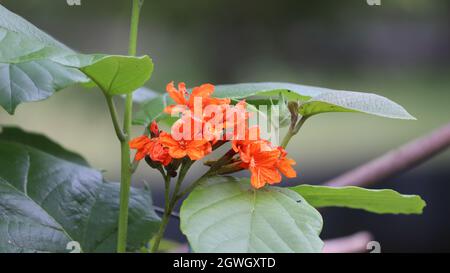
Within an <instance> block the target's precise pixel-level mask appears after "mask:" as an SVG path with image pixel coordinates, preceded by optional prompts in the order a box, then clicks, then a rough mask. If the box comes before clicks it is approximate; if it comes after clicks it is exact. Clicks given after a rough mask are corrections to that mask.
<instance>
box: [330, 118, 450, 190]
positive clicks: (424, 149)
mask: <svg viewBox="0 0 450 273" xmlns="http://www.w3.org/2000/svg"><path fill="white" fill-rule="evenodd" d="M449 146H450V123H449V124H447V125H445V126H443V127H441V128H440V129H437V130H436V131H434V132H432V133H430V134H429V135H426V136H424V137H422V138H419V139H417V140H414V141H412V142H410V143H407V144H405V145H404V146H402V147H400V148H398V149H395V150H392V151H390V152H388V153H386V154H384V155H383V156H381V157H379V158H376V159H374V160H372V161H370V162H368V163H366V164H364V165H362V166H360V167H357V168H356V169H354V170H351V171H349V172H347V173H344V174H342V175H340V176H338V177H336V178H334V179H332V180H330V181H328V182H326V183H325V184H326V185H328V186H333V187H342V186H367V185H370V184H371V183H375V182H379V181H382V180H384V179H386V178H388V177H391V176H394V175H397V174H399V173H401V172H403V171H406V170H409V169H412V168H414V167H415V166H417V165H419V164H420V163H422V162H424V161H426V160H428V159H430V158H432V157H433V156H435V155H436V154H438V153H440V152H443V151H444V150H445V149H447V148H448V147H449Z"/></svg>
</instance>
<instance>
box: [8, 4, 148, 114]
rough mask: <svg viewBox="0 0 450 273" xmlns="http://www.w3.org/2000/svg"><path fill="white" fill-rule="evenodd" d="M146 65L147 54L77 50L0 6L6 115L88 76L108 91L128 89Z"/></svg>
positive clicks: (143, 76)
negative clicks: (80, 52)
mask: <svg viewBox="0 0 450 273" xmlns="http://www.w3.org/2000/svg"><path fill="white" fill-rule="evenodd" d="M79 70H82V71H83V72H85V73H86V75H87V76H88V77H87V76H86V75H85V74H84V73H82V72H81V71H79ZM152 70H153V64H152V62H151V60H150V58H149V57H148V56H143V57H128V56H116V55H102V54H79V53H77V52H75V51H73V50H72V49H70V48H69V47H67V46H65V45H64V44H62V43H60V42H58V41H56V40H55V39H54V38H52V37H51V36H49V35H48V34H46V33H45V32H43V31H41V30H40V29H38V28H37V27H35V26H34V25H32V24H31V23H29V22H28V21H26V20H25V19H23V18H22V17H20V16H18V15H16V14H14V13H12V12H10V11H9V10H7V9H6V8H4V7H3V6H2V5H0V105H1V106H2V107H3V108H4V109H5V110H6V111H7V112H9V113H10V114H14V111H15V109H16V107H17V105H19V104H20V103H23V102H32V101H39V100H43V99H46V98H48V97H49V96H51V95H52V94H53V93H54V92H56V91H59V90H61V89H64V88H66V87H68V86H71V85H74V84H79V83H81V84H84V85H87V84H89V83H90V79H92V80H93V81H95V82H96V83H97V84H98V86H99V87H100V88H102V89H103V90H104V91H105V92H106V93H108V94H110V95H116V94H126V93H130V92H132V91H134V90H135V89H137V88H138V87H140V86H142V85H143V84H144V83H145V82H146V81H147V80H148V79H149V78H150V75H151V72H152Z"/></svg>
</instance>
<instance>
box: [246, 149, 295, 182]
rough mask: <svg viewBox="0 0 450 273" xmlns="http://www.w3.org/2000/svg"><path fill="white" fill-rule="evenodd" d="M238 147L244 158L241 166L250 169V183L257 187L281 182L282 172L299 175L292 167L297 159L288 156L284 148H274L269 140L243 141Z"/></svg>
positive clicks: (288, 174) (289, 175) (292, 175)
mask: <svg viewBox="0 0 450 273" xmlns="http://www.w3.org/2000/svg"><path fill="white" fill-rule="evenodd" d="M237 149H238V150H239V155H240V158H241V160H242V164H241V166H242V167H243V168H246V169H249V171H250V173H251V179H250V183H251V184H252V186H253V187H254V188H256V189H259V188H262V187H264V186H265V185H266V184H276V183H280V182H281V174H280V172H281V173H283V174H284V175H285V176H286V177H289V178H293V177H296V176H297V174H296V172H295V170H294V169H293V168H292V165H294V164H295V161H294V160H292V159H290V158H287V157H286V152H285V151H284V149H283V148H281V147H278V148H273V147H272V146H271V143H270V142H268V141H267V140H256V141H243V142H240V143H237Z"/></svg>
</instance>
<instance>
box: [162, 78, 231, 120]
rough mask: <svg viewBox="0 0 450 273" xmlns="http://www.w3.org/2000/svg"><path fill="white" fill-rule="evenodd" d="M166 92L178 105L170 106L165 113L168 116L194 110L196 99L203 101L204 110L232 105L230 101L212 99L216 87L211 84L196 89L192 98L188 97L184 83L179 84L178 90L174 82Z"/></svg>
mask: <svg viewBox="0 0 450 273" xmlns="http://www.w3.org/2000/svg"><path fill="white" fill-rule="evenodd" d="M166 91H167V93H168V94H169V96H170V97H171V98H172V99H173V100H174V101H175V103H176V104H175V105H169V106H167V107H166V108H165V109H164V112H166V113H168V114H171V113H174V112H175V113H179V112H184V111H185V110H187V109H191V110H194V105H195V99H196V98H200V99H201V104H202V109H204V108H205V107H206V106H208V105H221V104H230V99H227V98H225V99H220V98H212V97H211V95H212V94H213V93H214V85H212V84H209V83H205V84H202V85H201V86H198V87H194V89H193V90H192V94H191V95H190V96H188V93H187V90H186V84H185V83H184V82H180V83H179V84H178V89H176V88H175V85H174V82H173V81H172V82H170V83H169V84H167V87H166ZM187 97H189V99H187Z"/></svg>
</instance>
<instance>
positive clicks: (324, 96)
mask: <svg viewBox="0 0 450 273" xmlns="http://www.w3.org/2000/svg"><path fill="white" fill-rule="evenodd" d="M215 90H216V91H215V92H214V95H215V96H217V97H222V98H225V97H227V98H235V99H242V98H248V97H253V96H271V97H276V96H278V95H279V94H280V93H281V94H283V95H284V96H285V98H286V99H288V100H298V101H301V102H302V106H301V107H300V109H299V112H300V114H302V115H303V116H312V115H316V114H319V113H325V112H360V113H367V114H372V115H376V116H381V117H387V118H397V119H415V118H414V117H413V116H411V115H410V114H409V113H408V112H407V111H406V110H405V109H404V108H403V107H402V106H400V105H398V104H396V103H395V102H393V101H391V100H389V99H387V98H385V97H382V96H379V95H376V94H370V93H360V92H352V91H338V90H332V89H328V88H321V87H313V86H306V85H299V84H292V83H275V82H267V83H242V84H229V85H218V86H216V89H215Z"/></svg>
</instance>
